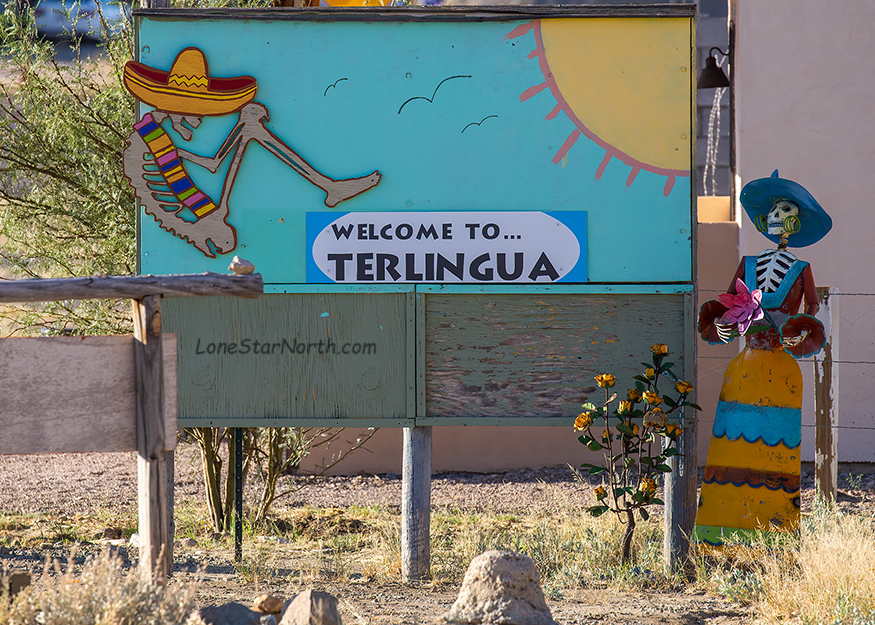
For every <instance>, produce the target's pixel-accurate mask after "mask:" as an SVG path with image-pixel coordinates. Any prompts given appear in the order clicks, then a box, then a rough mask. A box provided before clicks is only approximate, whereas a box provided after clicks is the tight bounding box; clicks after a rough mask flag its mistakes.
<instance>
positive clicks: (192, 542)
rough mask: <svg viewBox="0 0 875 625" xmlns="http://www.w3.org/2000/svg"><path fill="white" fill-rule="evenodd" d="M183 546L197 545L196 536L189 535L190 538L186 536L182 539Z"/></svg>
mask: <svg viewBox="0 0 875 625" xmlns="http://www.w3.org/2000/svg"><path fill="white" fill-rule="evenodd" d="M182 546H183V547H197V541H196V540H195V539H194V538H192V537H191V536H189V537H188V538H186V539H184V540H183V541H182Z"/></svg>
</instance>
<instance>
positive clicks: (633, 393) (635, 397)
mask: <svg viewBox="0 0 875 625" xmlns="http://www.w3.org/2000/svg"><path fill="white" fill-rule="evenodd" d="M627 394H628V395H629V401H641V393H639V392H638V389H637V388H630V389H629V390H628V391H627Z"/></svg>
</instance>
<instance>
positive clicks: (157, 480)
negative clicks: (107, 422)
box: [133, 295, 171, 585]
mask: <svg viewBox="0 0 875 625" xmlns="http://www.w3.org/2000/svg"><path fill="white" fill-rule="evenodd" d="M133 313H134V337H135V338H136V339H137V340H136V342H135V343H134V363H135V371H136V380H137V402H136V407H137V408H136V410H137V486H138V495H139V502H138V503H139V510H140V514H139V520H140V575H141V576H142V577H143V578H144V579H147V580H151V581H152V582H154V583H156V584H159V585H164V584H165V583H166V581H167V575H168V573H169V572H170V570H171V561H170V548H171V546H169V545H168V544H167V539H168V536H169V535H170V528H169V523H168V515H167V466H166V464H165V456H164V435H165V433H164V373H163V355H162V349H161V296H159V295H149V296H147V297H144V298H142V299H141V300H134V302H133Z"/></svg>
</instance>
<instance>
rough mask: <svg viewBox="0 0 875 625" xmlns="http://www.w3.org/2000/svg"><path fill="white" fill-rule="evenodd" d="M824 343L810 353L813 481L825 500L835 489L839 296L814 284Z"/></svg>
mask: <svg viewBox="0 0 875 625" xmlns="http://www.w3.org/2000/svg"><path fill="white" fill-rule="evenodd" d="M817 295H818V298H819V299H820V310H819V311H818V314H817V318H818V319H820V321H821V322H822V323H823V327H824V330H825V334H826V344H825V345H824V346H823V350H821V351H820V352H819V353H817V354H815V356H814V474H815V475H814V483H815V489H816V491H817V492H818V493H819V495H820V496H821V497H822V498H823V499H824V500H825V501H832V502H834V501H835V500H836V493H837V491H838V436H837V434H838V433H837V431H836V430H837V428H838V423H839V369H838V367H837V366H834V365H833V361H835V360H838V351H839V300H838V295H837V294H836V289H834V288H830V287H818V289H817Z"/></svg>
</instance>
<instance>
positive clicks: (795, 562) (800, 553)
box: [759, 506, 875, 625]
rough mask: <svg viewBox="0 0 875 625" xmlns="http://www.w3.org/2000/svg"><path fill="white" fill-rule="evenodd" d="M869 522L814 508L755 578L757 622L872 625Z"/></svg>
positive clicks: (873, 548) (874, 530) (873, 570)
mask: <svg viewBox="0 0 875 625" xmlns="http://www.w3.org/2000/svg"><path fill="white" fill-rule="evenodd" d="M873 554H875V520H873V518H872V517H871V516H863V515H849V514H843V513H841V512H839V511H837V510H835V509H834V508H829V507H826V506H818V507H816V508H815V510H814V511H813V512H812V513H811V515H809V516H808V517H807V518H806V519H805V520H804V522H803V525H802V530H801V533H800V537H799V539H798V540H795V541H792V542H790V543H789V544H787V545H786V546H785V547H783V548H778V549H773V550H771V551H770V552H769V556H768V557H767V558H765V560H764V566H763V570H762V575H761V581H762V601H761V602H760V604H759V607H760V610H761V612H762V616H763V618H764V619H765V620H766V621H767V622H770V623H778V622H786V620H787V619H788V618H795V619H798V620H799V621H801V622H802V623H855V624H857V625H863V624H869V623H875V558H873Z"/></svg>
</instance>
